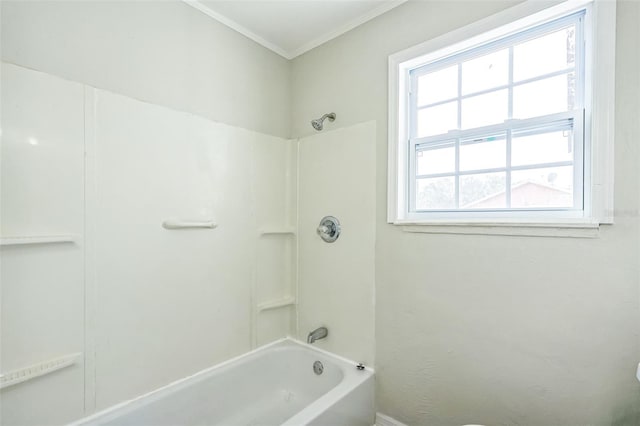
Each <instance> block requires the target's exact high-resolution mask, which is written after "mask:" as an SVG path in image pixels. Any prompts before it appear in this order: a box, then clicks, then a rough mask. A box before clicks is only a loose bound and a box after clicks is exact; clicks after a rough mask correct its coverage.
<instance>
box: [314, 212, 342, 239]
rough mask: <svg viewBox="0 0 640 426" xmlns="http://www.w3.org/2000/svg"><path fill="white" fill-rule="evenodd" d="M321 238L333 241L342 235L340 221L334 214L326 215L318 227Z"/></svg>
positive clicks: (317, 230)
mask: <svg viewBox="0 0 640 426" xmlns="http://www.w3.org/2000/svg"><path fill="white" fill-rule="evenodd" d="M316 232H317V233H318V235H320V238H322V240H323V241H324V242H326V243H332V242H334V241H335V240H337V239H338V237H339V236H340V221H339V220H338V219H336V218H335V217H333V216H325V217H323V218H322V220H321V221H320V225H318V229H316Z"/></svg>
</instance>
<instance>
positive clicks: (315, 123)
mask: <svg viewBox="0 0 640 426" xmlns="http://www.w3.org/2000/svg"><path fill="white" fill-rule="evenodd" d="M327 118H328V119H329V121H333V120H335V119H336V113H335V112H332V113H329V114H325V115H323V116H322V117H320V118H316V119H315V120H311V125H312V126H313V128H314V129H316V130H317V131H320V130H322V127H323V123H324V120H326V119H327Z"/></svg>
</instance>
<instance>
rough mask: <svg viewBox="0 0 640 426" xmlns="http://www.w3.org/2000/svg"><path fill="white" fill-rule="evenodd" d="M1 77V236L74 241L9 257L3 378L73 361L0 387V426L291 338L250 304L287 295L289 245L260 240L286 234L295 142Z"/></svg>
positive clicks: (279, 317) (45, 79)
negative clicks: (76, 355)
mask: <svg viewBox="0 0 640 426" xmlns="http://www.w3.org/2000/svg"><path fill="white" fill-rule="evenodd" d="M2 78H3V81H2V85H3V94H2V101H3V113H4V114H3V116H2V129H3V132H4V134H3V145H2V161H3V168H2V170H3V176H2V184H3V193H2V197H3V199H2V205H3V212H2V213H3V222H2V235H3V236H26V235H34V234H37V235H43V234H74V235H76V242H75V243H67V244H56V245H49V246H32V245H30V246H22V247H19V248H14V247H3V249H2V250H3V251H2V351H3V352H2V364H1V365H0V368H1V370H2V371H8V370H10V369H13V368H18V367H24V366H27V365H30V364H33V363H36V362H41V361H46V360H48V359H50V358H53V357H56V356H60V355H64V354H66V353H71V352H82V353H83V357H82V362H80V363H78V364H76V365H75V366H73V367H70V368H67V369H65V370H62V371H60V372H57V373H54V374H51V375H47V376H44V377H42V378H39V379H37V380H33V381H29V382H25V383H23V384H20V385H16V386H13V387H10V388H7V389H4V390H2V395H1V398H2V419H1V420H2V423H3V424H25V425H26V424H43V423H46V424H52V423H61V422H66V421H69V420H71V419H73V418H77V417H80V416H82V415H83V414H84V413H88V412H91V411H93V410H94V409H95V408H103V407H106V406H108V405H111V404H114V403H117V402H119V401H122V400H124V399H127V398H131V397H134V396H136V395H139V394H141V393H143V392H146V391H149V390H151V389H153V388H156V387H158V386H161V385H163V384H166V383H168V382H170V381H172V380H175V379H178V378H181V377H184V376H186V375H188V374H190V373H193V372H196V371H198V370H200V369H202V368H205V367H207V366H210V365H213V364H215V363H216V362H219V361H221V360H224V359H227V358H229V357H231V356H233V355H237V354H240V353H242V352H246V351H248V350H249V349H251V348H252V346H254V345H255V344H258V343H261V342H264V341H267V340H271V339H273V338H275V337H282V336H284V335H287V334H291V333H292V331H293V329H292V327H293V325H294V324H295V316H294V314H295V311H294V310H293V309H292V308H290V307H285V308H281V309H277V310H273V311H269V312H268V313H260V314H259V313H258V312H257V309H256V306H258V305H259V304H261V303H264V302H269V301H272V300H278V299H281V298H284V297H287V296H290V295H292V294H295V293H294V290H295V286H294V277H295V275H296V271H295V259H294V257H293V256H292V251H291V250H292V247H293V248H295V235H293V234H287V235H291V236H289V237H286V239H285V242H284V243H283V242H282V241H281V240H282V239H281V238H280V239H279V238H265V236H264V235H262V234H261V231H263V230H265V229H271V230H283V229H291V228H293V226H294V225H295V221H296V219H295V211H294V210H293V206H295V185H294V181H292V177H294V176H295V167H296V144H295V143H294V142H292V141H288V140H286V139H283V138H278V137H274V136H268V135H264V134H260V133H256V132H252V131H248V130H244V129H239V128H236V127H231V126H227V125H224V124H220V123H215V122H212V121H209V120H206V119H204V118H201V117H197V116H194V115H191V114H187V113H183V112H179V111H175V110H172V109H169V108H165V107H160V106H157V105H152V104H148V103H145V102H141V101H137V100H134V99H131V98H127V97H125V96H121V95H116V94H112V93H109V92H106V91H102V90H97V89H94V88H92V87H89V86H84V85H81V84H78V83H73V82H69V81H65V80H62V79H60V78H57V77H54V76H51V75H48V74H44V73H40V72H36V71H31V70H27V69H24V68H21V67H18V66H15V65H10V64H3V67H2ZM7 88H11V89H7ZM27 118H28V119H27ZM52 123H53V124H52ZM56 123H57V124H56ZM54 124H55V125H54ZM47 126H48V127H47ZM52 126H53V127H52ZM34 138H36V139H37V141H38V144H33V143H32V142H33V141H32V139H34ZM18 165H19V167H18ZM14 166H16V167H14ZM63 188H64V189H63ZM65 197H66V198H65ZM60 206H64V207H60ZM34 212H35V214H34ZM25 217H27V218H28V219H29V220H25ZM167 219H182V220H209V219H212V220H214V221H215V222H216V223H218V227H217V228H216V229H199V230H173V231H170V230H166V229H164V228H162V226H161V224H162V222H163V221H164V220H167ZM267 254H268V256H267ZM274 261H277V262H278V263H279V264H280V265H282V266H283V267H282V268H271V267H270V266H269V265H270V264H271V263H272V262H274ZM282 271H286V273H285V274H283V273H282ZM29 313H32V314H29ZM36 400H37V401H40V402H39V403H38V405H39V408H38V410H33V409H31V408H30V407H32V406H33V403H34V401H36ZM83 405H84V407H83Z"/></svg>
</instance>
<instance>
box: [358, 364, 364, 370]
mask: <svg viewBox="0 0 640 426" xmlns="http://www.w3.org/2000/svg"><path fill="white" fill-rule="evenodd" d="M356 368H357V369H358V370H360V371H362V370H364V364H363V363H359V364H358V365H356Z"/></svg>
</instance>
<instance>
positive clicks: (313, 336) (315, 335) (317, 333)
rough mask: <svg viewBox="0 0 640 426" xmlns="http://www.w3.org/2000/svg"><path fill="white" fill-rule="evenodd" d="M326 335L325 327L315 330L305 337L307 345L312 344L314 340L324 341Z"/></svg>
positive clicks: (327, 333)
mask: <svg viewBox="0 0 640 426" xmlns="http://www.w3.org/2000/svg"><path fill="white" fill-rule="evenodd" d="M328 335H329V330H327V327H320V328H316V329H315V330H313V331H312V332H311V333H309V335H308V336H307V343H309V344H312V343H313V342H315V341H316V340H320V339H324V338H325V337H327V336H328Z"/></svg>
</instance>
